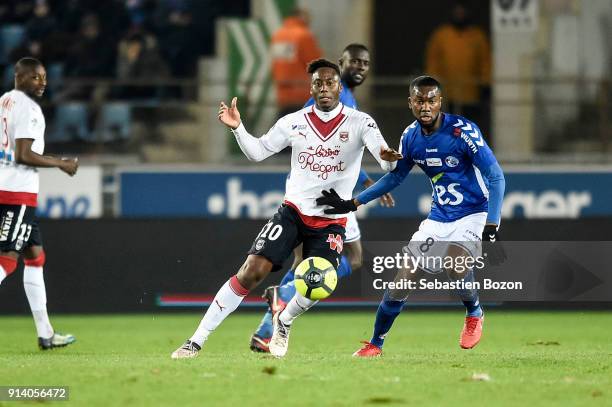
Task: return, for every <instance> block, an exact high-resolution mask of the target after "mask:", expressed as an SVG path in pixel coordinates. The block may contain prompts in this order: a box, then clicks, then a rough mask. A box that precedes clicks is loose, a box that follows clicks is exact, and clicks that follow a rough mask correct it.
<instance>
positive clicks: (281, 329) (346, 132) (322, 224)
mask: <svg viewBox="0 0 612 407" xmlns="http://www.w3.org/2000/svg"><path fill="white" fill-rule="evenodd" d="M308 73H310V74H312V79H311V94H312V96H313V97H314V99H315V104H314V106H308V107H305V108H303V109H301V110H299V111H297V112H295V113H291V114H289V115H287V116H284V117H282V118H281V119H279V120H278V121H277V122H276V124H275V125H274V126H273V127H272V128H271V129H270V130H269V131H268V133H266V134H265V135H263V136H262V137H261V138H256V137H253V136H252V135H251V134H249V133H248V132H247V130H246V129H245V128H244V125H243V124H242V122H241V120H240V113H239V112H238V108H237V107H236V104H237V100H236V98H234V99H233V100H232V103H231V106H230V107H228V106H227V105H225V103H223V102H221V105H220V108H219V120H220V121H221V122H222V123H223V124H225V125H226V126H228V127H229V128H230V129H231V130H232V132H233V133H234V136H235V137H236V141H237V142H238V145H239V146H240V149H241V150H242V152H243V153H244V155H245V156H246V157H247V158H248V159H249V160H251V161H262V160H264V159H266V158H268V157H270V156H271V155H273V154H276V153H278V152H280V151H281V150H283V149H284V148H285V147H288V146H291V149H292V155H291V174H290V177H289V179H288V180H287V184H286V192H285V198H284V203H283V204H282V205H281V207H280V208H279V209H278V212H277V213H276V214H275V215H274V216H273V217H272V219H270V221H269V222H268V223H267V224H266V225H265V226H264V227H263V229H262V230H261V232H260V233H259V235H258V236H257V237H256V238H255V241H254V242H253V246H252V247H251V249H250V250H249V255H248V257H247V259H246V261H245V262H244V264H243V265H242V267H241V268H240V270H239V271H238V273H237V274H236V275H235V276H233V277H231V278H230V279H229V280H228V281H227V282H226V283H225V284H224V285H223V286H222V287H221V289H220V290H219V291H218V292H217V294H216V296H215V298H214V300H213V302H212V304H211V305H210V307H209V308H208V310H207V311H206V314H205V315H204V318H202V321H201V322H200V325H199V326H198V328H197V330H196V332H195V333H194V334H193V335H192V337H191V338H190V339H188V340H187V341H186V342H185V343H184V344H183V345H182V346H181V347H179V348H178V349H177V350H176V351H174V352H173V353H172V358H175V359H180V358H191V357H195V356H197V355H198V352H199V350H200V349H201V347H202V345H203V343H204V341H205V340H206V339H207V338H208V336H209V335H210V333H211V332H212V331H214V330H215V329H216V328H217V327H218V326H219V324H221V322H222V321H223V320H224V319H225V318H226V317H227V316H228V315H229V314H230V313H231V312H233V311H234V310H235V309H236V308H237V307H238V305H239V304H240V303H241V302H242V299H243V298H244V297H245V296H246V295H247V294H248V292H249V291H250V290H252V289H254V288H255V287H257V285H258V284H259V283H260V282H261V281H262V280H263V279H264V278H265V277H266V276H267V275H268V274H269V273H270V272H272V271H277V270H279V269H280V268H281V267H282V264H283V262H284V261H285V260H286V259H287V258H288V257H289V256H290V255H291V252H292V251H293V249H294V248H295V247H296V246H297V245H299V244H300V243H302V244H303V256H304V257H305V258H307V257H311V256H318V257H323V258H325V259H327V260H329V261H330V262H331V263H332V264H334V265H335V266H336V267H337V266H338V264H339V262H340V256H341V253H342V243H343V240H344V232H345V229H344V228H345V225H346V216H345V215H326V214H324V213H323V209H322V208H321V207H319V206H317V204H316V202H315V200H316V198H317V196H318V195H319V193H320V191H321V189H322V188H333V189H335V190H337V191H338V194H339V195H340V196H343V197H347V198H348V197H350V196H351V194H352V190H353V187H354V186H355V183H356V182H357V178H358V176H359V169H360V166H361V157H362V155H363V150H364V147H367V148H368V150H369V151H370V153H371V154H372V155H373V156H374V157H375V158H376V159H377V160H378V161H379V163H380V165H381V167H382V168H383V170H386V171H390V170H392V169H393V168H394V165H395V164H392V163H391V161H395V160H397V159H398V158H400V157H401V154H399V153H398V152H396V151H395V150H393V149H390V148H389V147H388V146H387V143H386V142H385V140H384V139H383V137H382V135H381V134H380V131H379V130H378V127H377V126H376V123H375V122H374V120H373V119H372V118H371V117H370V116H369V115H367V114H365V113H362V112H359V111H357V110H354V109H351V108H349V107H346V106H344V105H343V104H342V103H340V102H339V94H340V91H341V90H342V85H341V84H340V69H339V68H338V66H337V65H336V64H334V63H332V62H330V61H327V60H324V59H321V60H316V61H313V62H312V63H310V64H309V66H308ZM314 304H316V301H311V300H309V299H307V298H305V297H303V296H301V295H300V294H299V293H296V294H295V295H294V297H293V298H292V299H291V300H290V301H289V303H288V304H287V306H286V307H285V309H284V310H283V311H282V312H278V313H275V314H274V316H273V331H274V332H273V335H272V339H271V341H270V346H269V347H270V353H272V355H274V356H276V357H283V356H284V355H285V354H286V352H287V348H288V344H289V342H288V341H289V331H290V329H291V325H292V323H293V321H294V319H295V318H296V317H297V316H299V315H300V314H302V313H303V312H305V311H306V310H308V309H309V308H310V307H312V306H313V305H314Z"/></svg>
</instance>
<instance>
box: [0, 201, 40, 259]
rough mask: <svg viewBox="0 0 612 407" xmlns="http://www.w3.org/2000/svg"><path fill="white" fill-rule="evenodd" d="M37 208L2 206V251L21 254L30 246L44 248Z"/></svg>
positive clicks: (0, 242)
mask: <svg viewBox="0 0 612 407" xmlns="http://www.w3.org/2000/svg"><path fill="white" fill-rule="evenodd" d="M35 215H36V208H35V207H33V206H26V205H0V251H2V252H17V253H21V252H22V251H23V250H24V249H26V248H28V247H30V246H42V236H41V234H40V229H39V227H38V219H36V216H35Z"/></svg>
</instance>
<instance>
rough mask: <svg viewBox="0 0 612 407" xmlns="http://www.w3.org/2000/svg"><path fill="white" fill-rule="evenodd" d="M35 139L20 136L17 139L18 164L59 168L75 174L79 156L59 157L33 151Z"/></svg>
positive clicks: (16, 157)
mask: <svg viewBox="0 0 612 407" xmlns="http://www.w3.org/2000/svg"><path fill="white" fill-rule="evenodd" d="M33 142H34V140H33V139H29V138H18V139H16V140H15V161H16V162H17V164H24V165H29V166H30V167H40V168H59V169H60V170H62V171H63V172H65V173H66V174H68V175H70V176H73V175H74V174H76V172H77V170H78V168H79V160H78V158H57V157H53V156H50V155H40V154H38V153H35V152H34V151H32V143H33Z"/></svg>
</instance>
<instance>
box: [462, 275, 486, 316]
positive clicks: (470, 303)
mask: <svg viewBox="0 0 612 407" xmlns="http://www.w3.org/2000/svg"><path fill="white" fill-rule="evenodd" d="M463 282H468V283H473V282H474V272H473V271H470V272H469V273H467V274H466V276H465V277H464V278H463ZM457 293H458V294H459V297H460V298H461V301H463V305H465V308H466V310H467V311H466V315H467V316H468V317H481V316H482V313H483V312H482V308H481V307H480V301H479V299H478V291H477V290H476V289H475V288H471V289H468V288H460V289H457Z"/></svg>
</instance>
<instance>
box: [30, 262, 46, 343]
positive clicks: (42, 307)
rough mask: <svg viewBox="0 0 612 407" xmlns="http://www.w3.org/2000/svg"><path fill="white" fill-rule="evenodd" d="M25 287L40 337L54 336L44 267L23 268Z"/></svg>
mask: <svg viewBox="0 0 612 407" xmlns="http://www.w3.org/2000/svg"><path fill="white" fill-rule="evenodd" d="M23 288H24V289H25V292H26V296H27V297H28V302H29V303H30V309H31V310H32V316H33V317H34V324H35V325H36V332H37V333H38V337H39V338H50V337H52V336H53V327H51V322H50V321H49V315H47V293H46V291H45V280H44V278H43V268H42V267H35V266H25V267H24V268H23Z"/></svg>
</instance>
